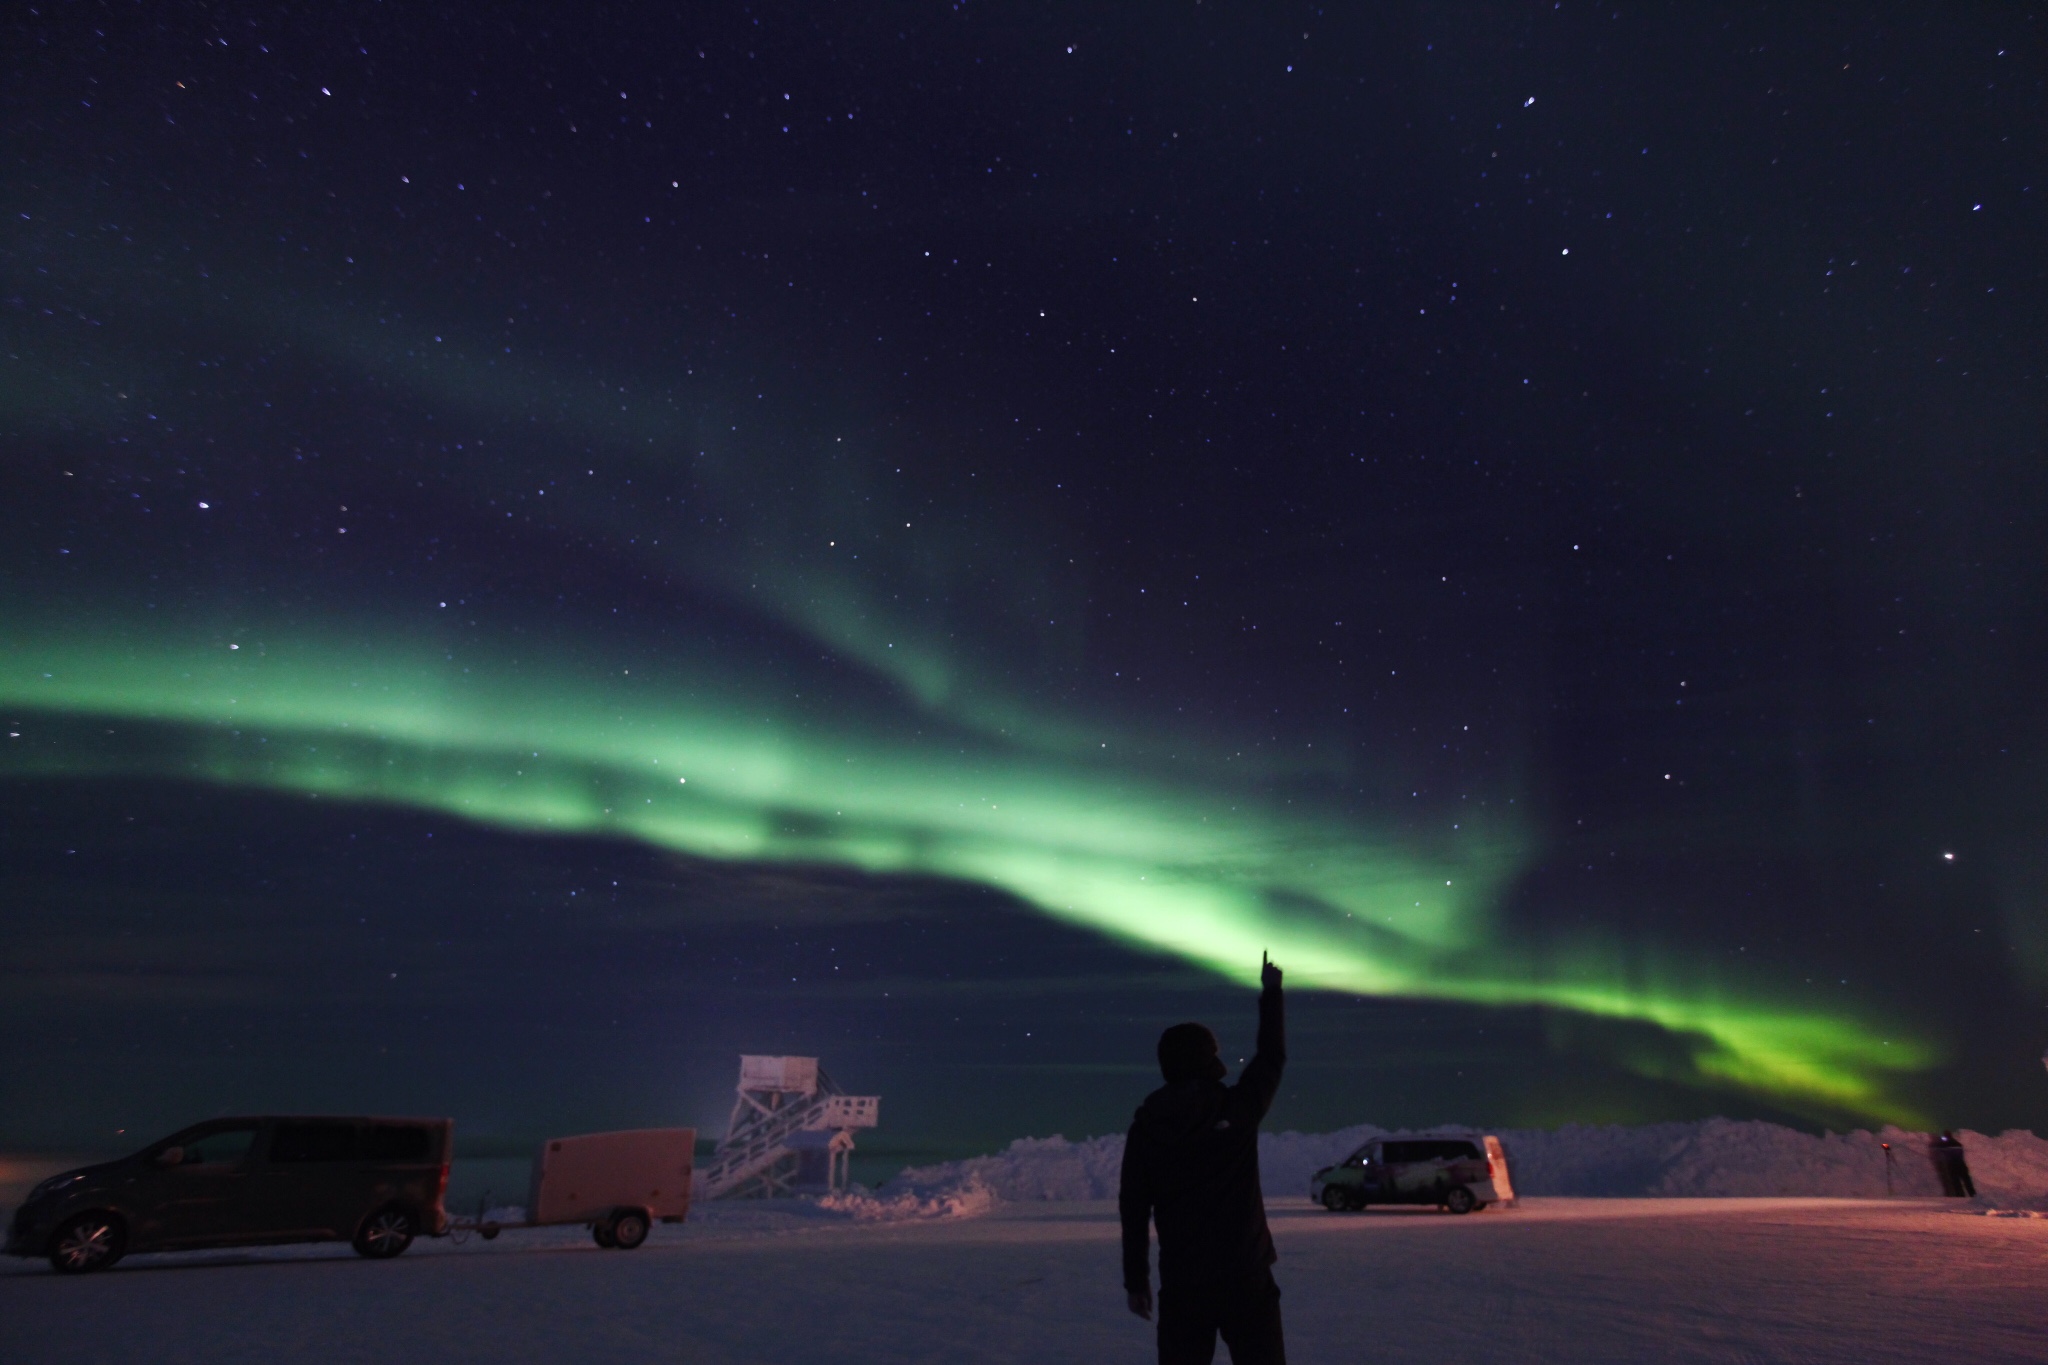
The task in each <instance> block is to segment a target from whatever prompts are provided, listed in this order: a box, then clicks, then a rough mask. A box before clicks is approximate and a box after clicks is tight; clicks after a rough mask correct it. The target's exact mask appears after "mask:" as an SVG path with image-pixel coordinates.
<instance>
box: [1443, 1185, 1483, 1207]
mask: <svg viewBox="0 0 2048 1365" xmlns="http://www.w3.org/2000/svg"><path fill="white" fill-rule="evenodd" d="M1478 1206H1479V1201H1478V1200H1477V1199H1474V1198H1473V1197H1472V1191H1470V1190H1468V1189H1466V1188H1465V1187H1464V1186H1463V1185H1453V1186H1451V1188H1450V1189H1448V1190H1446V1191H1445V1192H1444V1208H1445V1210H1446V1211H1448V1212H1450V1213H1470V1212H1472V1210H1473V1209H1475V1208H1477V1207H1478Z"/></svg>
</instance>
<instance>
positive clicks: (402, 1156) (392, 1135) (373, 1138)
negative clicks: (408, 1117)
mask: <svg viewBox="0 0 2048 1365" xmlns="http://www.w3.org/2000/svg"><path fill="white" fill-rule="evenodd" d="M432 1151H433V1144H432V1142H430V1141H429V1140H428V1137H427V1130H426V1129H424V1128H422V1127H420V1126H419V1125H418V1124H413V1123H373V1124H371V1125H370V1126H369V1128H368V1129H367V1130H366V1131H365V1132H364V1133H363V1156H364V1158H365V1159H367V1160H370V1161H425V1160H427V1158H428V1156H429V1155H430V1154H431V1153H432Z"/></svg>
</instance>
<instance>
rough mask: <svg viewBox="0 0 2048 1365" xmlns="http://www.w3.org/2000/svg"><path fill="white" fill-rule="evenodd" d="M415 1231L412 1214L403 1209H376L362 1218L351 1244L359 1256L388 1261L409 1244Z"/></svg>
mask: <svg viewBox="0 0 2048 1365" xmlns="http://www.w3.org/2000/svg"><path fill="white" fill-rule="evenodd" d="M417 1232H418V1227H417V1225H416V1224H415V1223H414V1222H413V1216H412V1215H411V1214H410V1213H408V1212H406V1211H405V1210H404V1209H401V1208H397V1207H392V1208H386V1209H378V1210H377V1211H376V1212H375V1213H373V1214H371V1215H370V1216H369V1217H368V1218H365V1219H364V1220H363V1225H362V1227H361V1228H359V1229H357V1231H356V1239H355V1242H354V1244H353V1245H354V1246H355V1249H356V1254H357V1255H359V1256H367V1257H369V1258H370V1259H371V1260H373V1261H388V1260H390V1259H391V1258H392V1257H393V1256H397V1255H399V1254H401V1253H402V1252H404V1250H405V1249H406V1248H407V1247H409V1246H411V1245H412V1239H413V1237H414V1236H415V1234H416V1233H417Z"/></svg>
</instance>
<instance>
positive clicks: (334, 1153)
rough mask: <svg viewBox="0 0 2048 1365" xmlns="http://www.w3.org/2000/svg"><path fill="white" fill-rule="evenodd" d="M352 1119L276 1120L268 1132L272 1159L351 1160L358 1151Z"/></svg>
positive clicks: (284, 1160) (356, 1133)
mask: <svg viewBox="0 0 2048 1365" xmlns="http://www.w3.org/2000/svg"><path fill="white" fill-rule="evenodd" d="M358 1131H359V1130H358V1129H357V1128H356V1126H355V1125H354V1124H353V1123H280V1124H278V1125H277V1128H276V1129H275V1131H273V1132H272V1133H271V1136H270V1159H271V1161H272V1162H285V1163H290V1162H296V1161H354V1160H356V1159H357V1157H358V1155H359V1154H360V1152H361V1147H362V1144H361V1142H360V1141H359V1139H358V1136H357V1135H358Z"/></svg>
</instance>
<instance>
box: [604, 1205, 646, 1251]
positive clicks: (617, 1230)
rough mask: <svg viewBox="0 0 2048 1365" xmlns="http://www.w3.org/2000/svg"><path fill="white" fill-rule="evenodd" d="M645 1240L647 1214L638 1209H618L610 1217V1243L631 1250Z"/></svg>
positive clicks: (624, 1249)
mask: <svg viewBox="0 0 2048 1365" xmlns="http://www.w3.org/2000/svg"><path fill="white" fill-rule="evenodd" d="M646 1240H647V1215H646V1214H644V1213H642V1212H640V1210H638V1209H620V1210H619V1211H618V1213H617V1214H615V1215H613V1217H612V1245H613V1246H615V1247H617V1248H618V1249H619V1250H621V1251H631V1250H632V1249H633V1248H634V1247H637V1246H639V1245H640V1244H641V1243H642V1242H644V1241H646Z"/></svg>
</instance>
